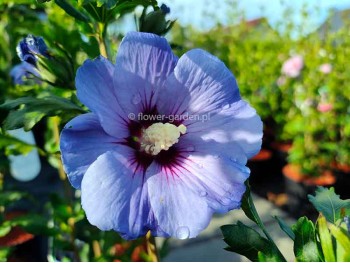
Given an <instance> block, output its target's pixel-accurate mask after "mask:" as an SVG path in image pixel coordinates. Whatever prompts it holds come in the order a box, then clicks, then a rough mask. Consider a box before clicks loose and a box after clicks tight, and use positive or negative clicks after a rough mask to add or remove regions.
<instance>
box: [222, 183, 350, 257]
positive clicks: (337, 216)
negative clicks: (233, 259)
mask: <svg viewBox="0 0 350 263" xmlns="http://www.w3.org/2000/svg"><path fill="white" fill-rule="evenodd" d="M247 186H248V190H249V185H248V184H247ZM309 199H310V201H311V202H312V204H313V205H314V206H315V208H316V209H317V210H318V211H319V212H320V216H319V218H318V219H317V221H316V223H313V222H312V221H311V220H309V219H308V218H307V217H305V216H304V217H301V218H299V219H298V221H297V222H296V223H295V224H294V225H293V226H292V227H290V226H288V225H287V224H286V222H284V221H283V220H282V219H281V218H279V217H277V216H275V219H276V220H277V222H278V224H279V226H280V228H281V229H282V231H283V232H284V233H286V235H288V236H289V237H290V238H291V239H292V240H293V251H294V255H295V261H298V262H315V261H316V262H319V261H327V262H334V261H337V262H344V261H349V259H350V252H349V248H350V234H349V233H350V232H349V226H348V216H349V215H350V212H349V210H348V208H349V202H348V201H349V200H341V199H340V198H339V196H338V195H336V194H335V193H334V189H333V188H331V189H326V188H322V187H320V188H319V189H318V190H317V191H316V196H309ZM247 200H250V201H247ZM242 208H243V210H244V212H245V214H246V215H247V217H248V218H249V219H251V220H252V221H253V222H254V223H255V224H256V226H257V227H258V228H260V229H261V230H262V232H263V233H264V234H265V236H266V238H265V237H262V236H261V235H260V234H259V233H258V232H257V231H256V230H254V228H251V227H248V226H246V225H244V224H243V223H241V222H239V221H238V222H237V224H233V225H225V226H222V227H221V231H222V233H223V236H224V241H225V242H226V243H227V244H228V245H229V247H227V248H226V250H228V251H232V252H236V253H239V254H240V255H243V256H246V257H247V258H248V259H250V260H252V261H261V262H263V261H283V260H284V258H283V256H282V254H281V253H280V251H279V250H278V247H277V246H276V244H275V243H274V242H273V240H272V239H271V238H270V236H269V233H268V232H266V229H265V227H264V225H263V224H262V222H261V219H260V217H259V215H258V214H257V212H256V209H255V207H254V204H253V202H252V199H251V196H250V193H249V192H248V191H247V192H246V196H245V197H244V200H243V202H242ZM249 211H250V212H249ZM345 216H347V217H345Z"/></svg>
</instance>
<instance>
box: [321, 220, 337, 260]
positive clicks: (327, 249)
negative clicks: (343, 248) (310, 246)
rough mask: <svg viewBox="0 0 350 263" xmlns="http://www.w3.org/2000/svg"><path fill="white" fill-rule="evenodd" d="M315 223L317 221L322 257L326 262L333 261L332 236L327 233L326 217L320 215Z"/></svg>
mask: <svg viewBox="0 0 350 263" xmlns="http://www.w3.org/2000/svg"><path fill="white" fill-rule="evenodd" d="M317 223H318V236H319V238H320V242H321V247H322V252H323V255H324V258H325V260H326V261H327V262H334V261H335V255H334V249H333V242H332V236H331V234H330V233H329V230H328V227H327V221H326V218H324V216H322V215H321V216H320V217H319V219H318V220H317Z"/></svg>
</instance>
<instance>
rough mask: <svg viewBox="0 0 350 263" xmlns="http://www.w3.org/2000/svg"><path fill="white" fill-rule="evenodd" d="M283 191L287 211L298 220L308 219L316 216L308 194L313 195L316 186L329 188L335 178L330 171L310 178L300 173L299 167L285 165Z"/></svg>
mask: <svg viewBox="0 0 350 263" xmlns="http://www.w3.org/2000/svg"><path fill="white" fill-rule="evenodd" d="M282 171H283V175H284V179H285V190H286V194H287V196H288V203H287V210H288V212H290V214H291V215H292V216H293V217H295V218H299V217H300V216H302V215H306V216H308V217H310V218H313V217H315V216H317V214H316V210H315V209H314V208H313V206H312V205H311V203H310V202H309V200H308V197H307V196H308V195H309V194H314V193H315V190H316V187H317V186H331V185H333V184H334V183H335V181H336V178H335V176H334V175H333V173H332V172H331V171H328V170H325V171H323V172H322V174H321V175H320V176H317V177H312V176H308V175H305V174H302V173H301V169H300V166H298V165H294V164H287V165H286V166H284V167H283V170H282Z"/></svg>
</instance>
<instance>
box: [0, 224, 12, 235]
mask: <svg viewBox="0 0 350 263" xmlns="http://www.w3.org/2000/svg"><path fill="white" fill-rule="evenodd" d="M10 231H11V226H9V225H6V224H5V225H2V226H0V237H3V236H6V235H7V234H8V233H10Z"/></svg>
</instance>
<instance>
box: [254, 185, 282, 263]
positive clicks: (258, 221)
mask: <svg viewBox="0 0 350 263" xmlns="http://www.w3.org/2000/svg"><path fill="white" fill-rule="evenodd" d="M247 187H249V194H248V197H247V198H248V203H249V207H250V210H251V212H252V214H253V216H254V219H255V220H254V221H255V223H256V224H257V225H258V226H259V227H260V229H261V230H262V231H263V233H264V234H265V236H266V237H267V239H268V240H269V241H270V242H271V243H272V244H273V246H274V247H275V249H276V252H277V253H278V254H279V256H280V258H282V259H283V260H284V261H287V260H286V259H285V257H284V256H283V254H282V253H281V251H280V250H279V248H278V247H277V245H276V243H275V242H274V241H273V239H272V237H271V236H270V234H269V232H267V230H266V227H265V225H264V223H263V222H262V220H261V218H260V216H259V214H258V211H257V210H256V208H255V205H254V202H253V198H252V195H251V193H250V186H249V184H248V185H247Z"/></svg>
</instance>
